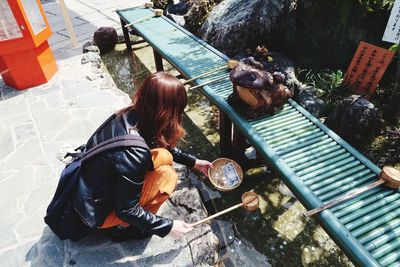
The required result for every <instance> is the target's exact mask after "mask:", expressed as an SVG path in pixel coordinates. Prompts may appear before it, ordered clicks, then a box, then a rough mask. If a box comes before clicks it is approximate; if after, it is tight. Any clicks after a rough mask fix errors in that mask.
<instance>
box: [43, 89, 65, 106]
mask: <svg viewBox="0 0 400 267" xmlns="http://www.w3.org/2000/svg"><path fill="white" fill-rule="evenodd" d="M45 99H46V102H47V107H49V108H60V107H63V106H64V98H63V97H62V95H61V92H60V91H59V90H57V91H53V92H51V93H49V94H47V95H46V96H45Z"/></svg>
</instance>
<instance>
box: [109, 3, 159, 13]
mask: <svg viewBox="0 0 400 267" xmlns="http://www.w3.org/2000/svg"><path fill="white" fill-rule="evenodd" d="M143 6H144V8H152V7H153V3H152V2H146V3H144V5H143ZM131 8H132V7H128V8H123V9H118V8H117V9H114V10H113V11H112V12H117V11H124V10H128V9H131Z"/></svg>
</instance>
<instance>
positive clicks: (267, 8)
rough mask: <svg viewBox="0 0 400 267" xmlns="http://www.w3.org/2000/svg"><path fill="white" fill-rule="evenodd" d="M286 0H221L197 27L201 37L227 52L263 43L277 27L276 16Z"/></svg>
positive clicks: (282, 11) (280, 14)
mask: <svg viewBox="0 0 400 267" xmlns="http://www.w3.org/2000/svg"><path fill="white" fill-rule="evenodd" d="M289 2H291V1H290V0H268V1H266V0H225V1H222V2H221V3H220V4H219V5H217V6H216V7H215V8H214V9H213V11H212V12H211V13H210V14H209V16H208V18H207V20H206V21H205V22H204V24H203V26H202V27H201V29H200V31H199V35H200V36H201V38H202V39H203V40H205V41H206V42H208V43H209V44H211V45H212V46H214V47H216V48H217V49H219V50H221V51H223V52H224V53H226V54H227V55H229V56H232V55H235V54H237V53H238V52H240V51H243V50H245V49H246V48H249V47H255V46H257V45H261V44H266V43H268V41H269V40H270V39H271V37H272V34H273V32H274V31H275V30H277V29H278V27H277V26H278V25H277V24H276V21H277V19H278V18H279V17H280V16H282V15H283V14H284V11H285V10H286V8H285V7H286V6H287V4H288V3H289Z"/></svg>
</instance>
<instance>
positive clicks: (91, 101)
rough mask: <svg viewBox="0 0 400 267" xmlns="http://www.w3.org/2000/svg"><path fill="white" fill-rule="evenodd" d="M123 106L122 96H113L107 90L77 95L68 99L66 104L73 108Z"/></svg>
mask: <svg viewBox="0 0 400 267" xmlns="http://www.w3.org/2000/svg"><path fill="white" fill-rule="evenodd" d="M111 103H112V104H113V106H118V107H121V108H122V107H125V101H124V98H123V97H116V96H113V94H112V93H110V92H109V91H104V90H103V91H99V92H96V93H93V94H90V95H85V96H78V97H76V98H71V99H68V100H67V102H66V106H69V107H74V108H85V107H86V108H87V107H103V106H110V104H111Z"/></svg>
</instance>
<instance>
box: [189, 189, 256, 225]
mask: <svg viewBox="0 0 400 267" xmlns="http://www.w3.org/2000/svg"><path fill="white" fill-rule="evenodd" d="M258 205H259V200H258V195H257V194H256V193H254V192H245V193H244V194H243V195H242V203H239V204H236V205H235V206H232V207H230V208H227V209H225V210H223V211H220V212H218V213H215V214H214V215H211V216H209V217H207V218H204V219H202V220H200V221H198V222H195V223H193V224H191V226H192V227H195V226H197V225H199V224H202V223H205V222H207V221H209V220H211V219H214V218H215V217H218V216H220V215H222V214H225V213H228V212H230V211H232V210H235V209H237V208H240V207H242V206H243V207H244V208H245V209H246V210H248V211H255V210H256V209H258Z"/></svg>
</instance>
